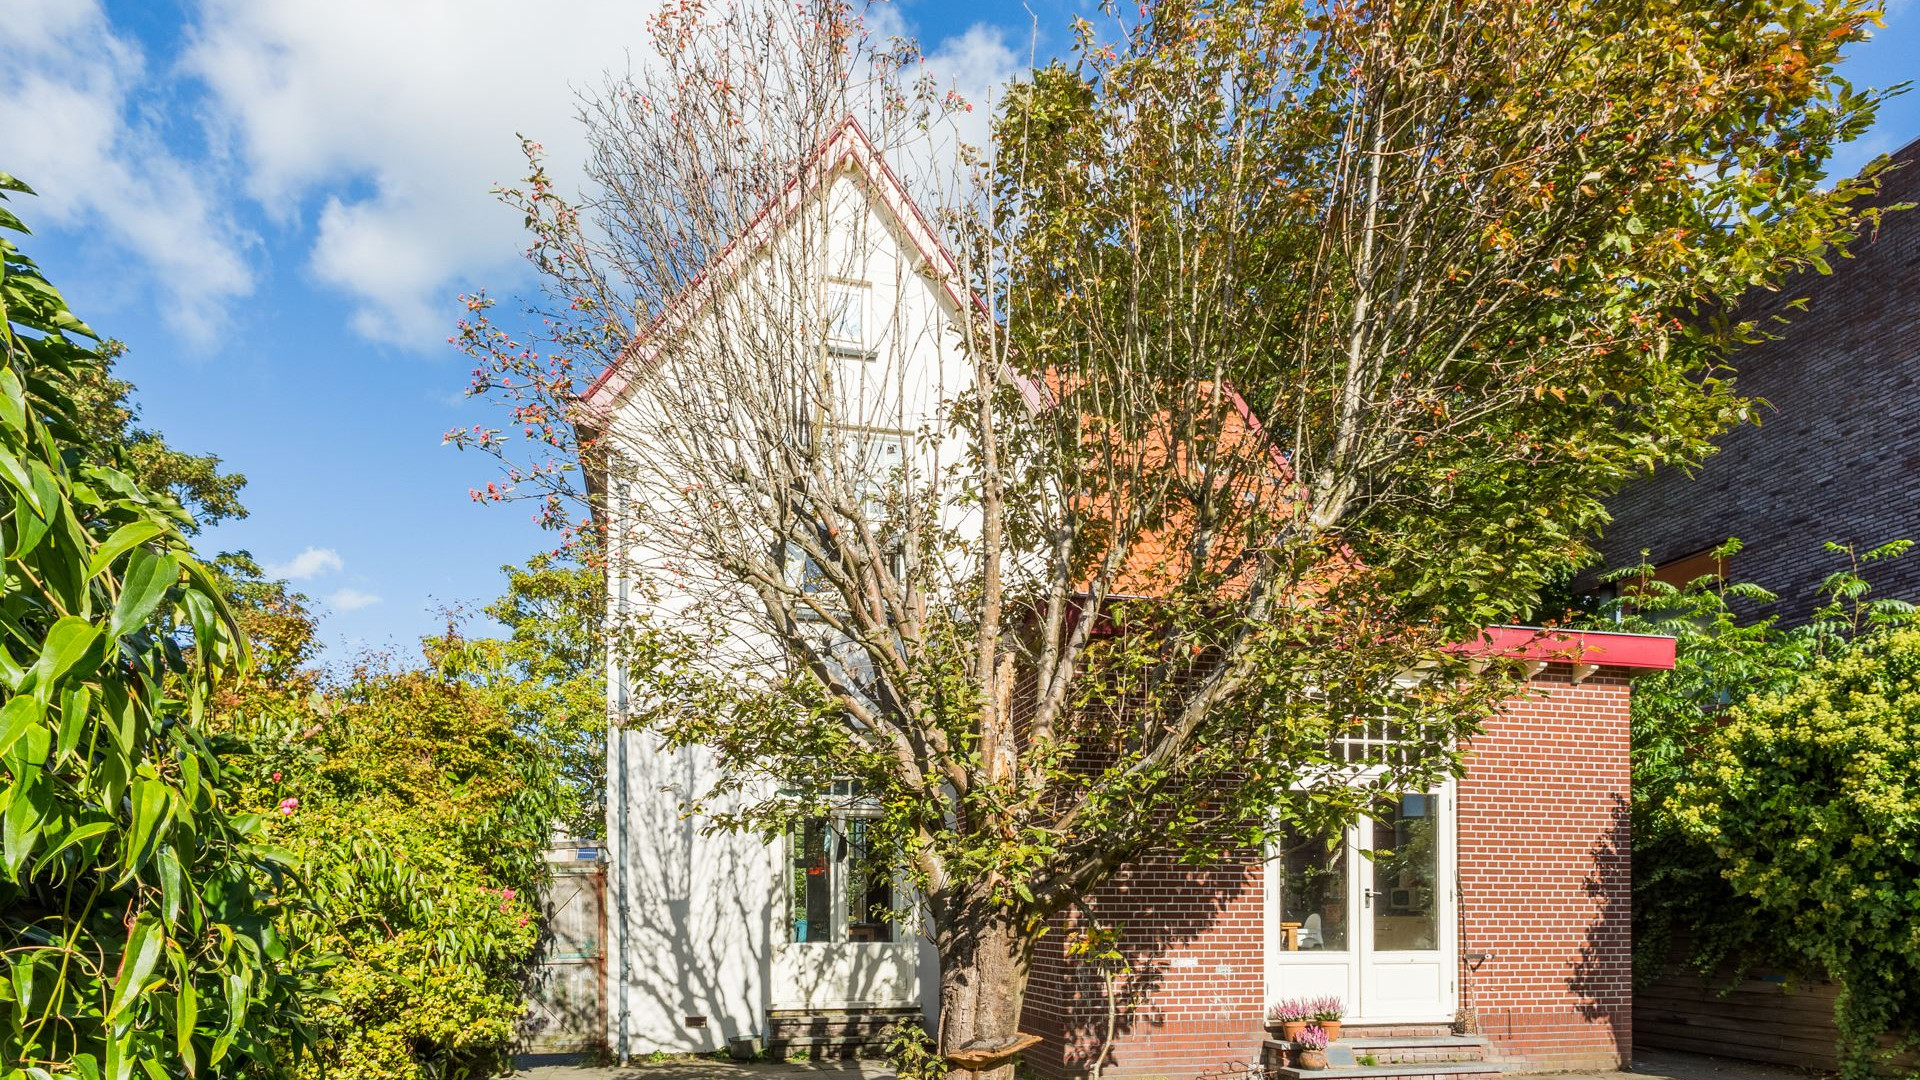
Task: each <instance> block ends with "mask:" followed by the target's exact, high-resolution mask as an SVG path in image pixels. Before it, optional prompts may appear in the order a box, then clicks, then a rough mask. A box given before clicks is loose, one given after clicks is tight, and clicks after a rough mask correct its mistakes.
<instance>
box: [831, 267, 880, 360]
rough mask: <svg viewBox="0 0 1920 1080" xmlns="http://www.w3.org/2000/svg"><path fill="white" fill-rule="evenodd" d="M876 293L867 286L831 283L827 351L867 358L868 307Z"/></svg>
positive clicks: (851, 283) (852, 283) (843, 282)
mask: <svg viewBox="0 0 1920 1080" xmlns="http://www.w3.org/2000/svg"><path fill="white" fill-rule="evenodd" d="M872 293H873V290H872V289H870V288H869V287H868V286H867V285H866V284H864V283H854V282H846V281H830V282H828V283H827V347H828V348H830V349H832V350H833V351H835V352H850V353H858V354H861V355H865V354H866V352H867V350H868V344H867V307H868V304H869V302H870V301H871V299H872Z"/></svg>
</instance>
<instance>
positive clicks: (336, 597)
mask: <svg viewBox="0 0 1920 1080" xmlns="http://www.w3.org/2000/svg"><path fill="white" fill-rule="evenodd" d="M379 602H380V598H379V597H378V596H375V595H374V594H372V593H370V592H362V591H361V590H359V589H341V590H339V591H338V592H335V593H333V594H332V595H330V596H328V597H327V605H328V606H329V607H332V608H334V609H335V610H337V611H359V610H360V609H361V608H364V607H372V606H373V605H375V604H377V603H379Z"/></svg>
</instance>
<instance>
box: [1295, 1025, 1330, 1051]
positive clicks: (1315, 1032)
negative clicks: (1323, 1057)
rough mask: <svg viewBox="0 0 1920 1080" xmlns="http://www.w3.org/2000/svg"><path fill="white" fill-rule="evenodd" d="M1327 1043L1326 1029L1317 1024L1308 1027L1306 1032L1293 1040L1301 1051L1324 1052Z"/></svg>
mask: <svg viewBox="0 0 1920 1080" xmlns="http://www.w3.org/2000/svg"><path fill="white" fill-rule="evenodd" d="M1328 1041H1329V1040H1328V1039H1327V1032H1326V1029H1325V1028H1322V1027H1321V1026H1320V1025H1318V1024H1312V1025H1309V1026H1308V1028H1307V1030H1305V1031H1303V1032H1301V1033H1300V1037H1299V1038H1298V1039H1295V1040H1294V1042H1295V1043H1297V1044H1299V1046H1300V1049H1302V1050H1325V1049H1326V1048H1327V1043H1328Z"/></svg>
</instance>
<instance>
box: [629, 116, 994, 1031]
mask: <svg viewBox="0 0 1920 1080" xmlns="http://www.w3.org/2000/svg"><path fill="white" fill-rule="evenodd" d="M823 161H824V162H825V163H826V164H825V165H823V166H822V167H823V168H825V169H827V170H828V174H827V175H828V176H829V179H828V180H827V181H826V182H825V183H824V184H822V185H821V186H820V192H821V193H820V194H817V195H814V196H812V197H810V198H809V199H807V200H803V202H802V203H801V204H800V205H796V206H795V207H792V208H790V209H791V210H792V211H793V212H795V213H816V212H824V213H825V215H826V219H825V220H827V221H829V222H830V223H831V225H830V227H829V228H828V229H827V235H828V237H829V243H828V245H827V249H826V250H828V251H829V252H830V254H828V255H827V256H826V257H825V258H824V259H823V262H825V263H826V265H823V266H821V267H820V278H819V280H818V282H817V283H808V285H809V287H814V286H817V288H818V292H819V295H821V297H822V298H823V302H825V303H828V304H832V305H837V307H836V310H837V311H847V310H851V309H852V307H853V305H858V308H857V314H854V315H852V316H850V320H851V322H852V323H857V326H856V325H846V326H845V327H844V329H845V332H846V336H848V337H850V338H851V337H856V336H857V337H858V338H860V340H857V341H849V342H847V343H846V344H847V345H848V346H849V347H848V348H846V349H844V350H840V349H834V348H829V349H828V350H826V361H825V362H827V363H830V364H833V365H835V366H836V375H835V378H836V379H838V380H839V382H840V385H842V386H845V387H853V388H857V391H856V392H855V393H853V394H850V395H849V399H848V401H847V402H846V403H845V405H844V412H845V415H843V416H841V417H839V418H829V419H828V422H830V423H836V424H838V425H840V426H841V427H842V429H843V430H849V431H858V432H861V433H863V434H864V435H866V436H868V437H869V439H868V442H867V447H868V449H867V451H865V452H867V453H869V454H870V455H871V457H869V458H868V459H867V460H866V461H865V462H854V463H852V466H853V467H856V468H859V467H870V468H883V469H884V468H892V467H893V466H890V465H888V464H887V462H888V461H889V460H891V461H894V462H900V459H901V457H902V456H903V455H904V456H905V457H906V459H907V460H906V461H904V464H905V466H906V469H907V472H908V474H909V479H908V480H907V481H906V482H916V481H919V482H924V481H925V480H926V479H927V476H928V475H929V474H930V473H932V472H937V471H938V469H939V468H940V460H935V459H945V460H952V458H951V457H950V456H949V455H950V454H951V453H952V452H954V450H955V448H954V447H952V446H942V447H940V448H939V449H938V450H937V451H936V452H934V453H926V452H916V451H914V450H912V449H910V448H909V447H911V446H912V445H914V444H912V443H911V442H910V441H909V440H907V439H905V438H904V436H905V433H908V432H911V431H913V430H914V429H916V428H919V427H920V426H921V425H922V424H923V423H924V422H925V421H927V420H928V419H929V413H930V411H931V410H932V409H933V408H934V407H935V406H936V405H938V404H939V403H940V402H942V401H945V400H947V399H949V398H950V397H951V395H952V394H953V393H954V392H955V391H956V390H957V389H958V388H960V387H962V386H964V385H965V384H966V383H967V382H969V381H970V379H971V369H970V364H969V363H968V361H967V359H966V357H965V356H964V355H963V353H962V351H961V350H960V349H959V348H958V346H957V341H958V338H957V336H956V335H955V334H954V333H953V330H952V327H953V325H954V321H955V320H956V318H958V317H959V314H960V313H959V311H958V310H957V307H956V298H955V297H954V296H953V295H952V293H951V292H950V291H949V290H948V289H946V288H945V287H943V286H942V285H941V284H940V283H939V282H938V281H937V280H936V276H935V275H930V274H928V273H926V272H925V271H926V269H927V260H928V259H929V258H930V257H937V251H938V248H937V245H934V244H933V243H932V241H931V237H930V236H928V235H927V234H926V227H925V225H924V223H923V222H922V221H921V220H920V219H919V218H918V216H917V214H915V213H914V212H913V211H912V209H911V207H910V205H908V204H906V203H905V201H904V194H903V193H902V192H901V191H900V189H899V186H898V184H897V183H896V182H895V181H894V180H893V178H892V176H891V174H889V173H887V172H886V170H885V169H884V167H882V166H880V165H879V164H878V161H877V158H876V156H875V155H874V154H873V151H872V148H871V146H870V144H867V142H866V140H865V137H864V136H863V135H861V134H860V133H859V131H858V129H857V128H851V127H848V128H842V129H841V132H840V134H838V135H836V136H835V140H834V142H832V143H830V144H829V146H828V149H827V152H826V154H824V155H823ZM822 204H824V205H822ZM815 220H816V221H817V220H820V219H815ZM785 242H786V238H785V237H784V236H783V235H782V234H781V233H780V232H779V230H778V226H777V224H776V225H775V226H774V227H773V230H772V232H771V233H770V234H769V235H768V236H766V237H764V238H763V243H764V244H765V246H766V249H767V250H769V251H772V252H775V253H776V254H775V255H774V256H773V257H769V258H767V259H765V260H756V259H754V258H752V257H751V255H749V256H748V257H745V258H742V259H739V260H737V263H738V265H735V266H733V267H732V268H731V272H733V273H735V274H758V273H772V274H778V273H780V272H781V271H780V270H778V269H774V270H766V269H765V268H764V267H765V266H768V265H776V266H777V265H779V264H787V263H790V260H788V259H783V258H781V257H779V256H778V253H779V251H780V245H782V244H783V243H785ZM710 287H711V286H710ZM763 287H764V286H763ZM713 291H714V293H715V294H716V295H715V296H714V297H712V298H710V299H709V301H708V302H707V303H705V304H704V305H703V310H702V312H701V313H699V314H697V315H695V316H692V317H689V318H685V319H682V320H680V321H679V322H678V323H677V324H676V323H674V322H673V320H671V319H669V320H667V323H668V325H667V327H666V329H664V330H660V331H659V332H673V333H682V334H687V335H690V336H692V337H693V338H694V339H696V340H697V339H698V336H699V335H701V334H704V333H709V332H714V331H713V329H712V327H711V320H713V319H725V318H737V317H741V316H740V314H739V312H740V311H741V310H742V308H745V307H751V306H752V305H740V306H737V307H736V306H733V305H730V304H729V303H728V300H727V290H726V289H725V287H724V283H722V284H721V285H720V286H719V287H713ZM834 325H839V324H834ZM722 332H724V331H722ZM672 351H673V352H674V353H675V354H676V355H681V356H685V355H687V352H686V351H685V350H682V349H675V350H672ZM815 351H816V352H817V351H818V350H817V349H816V350H815ZM803 352H804V348H797V349H796V354H797V355H798V354H801V353H803ZM642 355H643V356H644V351H643V353H642ZM629 366H630V367H632V368H633V369H634V370H631V371H626V372H617V373H615V374H616V375H618V376H619V377H618V378H617V379H615V380H612V381H611V382H610V383H609V388H608V389H605V390H600V388H598V387H597V388H596V390H597V391H599V392H602V393H604V394H605V397H604V399H603V401H602V402H601V403H599V404H600V406H601V407H602V408H603V410H604V413H605V415H606V416H607V417H608V418H609V419H608V420H607V421H606V422H607V423H608V424H609V430H610V432H611V433H612V435H613V438H611V439H610V440H609V442H610V444H611V445H614V446H617V447H620V448H622V450H621V452H625V453H628V454H631V455H632V460H630V461H628V462H627V463H626V468H627V469H628V470H630V471H631V472H632V473H633V475H634V477H635V479H634V481H633V482H632V483H630V484H621V485H618V486H617V487H616V488H615V489H614V490H611V491H610V492H609V502H608V514H609V519H610V521H612V522H613V523H614V526H615V528H614V532H615V535H616V540H615V542H614V543H613V545H612V547H611V553H612V555H613V558H612V560H611V563H612V565H611V567H610V570H609V591H610V594H611V596H612V597H613V601H612V602H613V603H614V604H616V605H620V604H627V603H632V602H635V599H634V598H635V597H636V596H637V595H638V593H637V590H636V589H635V588H633V587H632V586H631V583H632V581H633V580H634V579H635V578H637V577H640V576H646V577H648V578H650V579H651V580H653V581H655V582H662V581H665V582H671V581H673V580H676V578H675V575H676V574H684V573H686V572H687V571H686V569H685V567H683V566H681V565H679V564H677V563H676V561H675V559H674V558H673V553H672V552H671V551H663V550H649V549H648V547H647V546H646V545H645V544H643V543H639V542H634V543H628V544H626V545H624V546H622V545H621V543H620V542H619V540H618V534H619V526H618V522H619V521H620V517H621V514H622V501H623V500H628V499H641V498H656V499H658V498H671V497H673V494H674V492H675V491H676V489H677V488H678V484H679V480H678V478H676V477H674V476H670V475H662V474H660V473H659V472H658V471H657V470H652V471H650V466H649V464H648V462H647V461H646V460H645V459H646V454H645V450H644V448H645V446H646V444H647V438H648V432H649V431H650V430H655V428H654V427H653V425H657V424H659V423H661V419H660V417H659V416H658V414H657V413H656V412H655V411H654V410H655V409H656V408H658V407H659V406H658V403H657V402H656V401H655V400H654V399H652V398H650V397H649V394H648V381H649V374H648V372H647V371H646V370H645V363H644V362H642V361H641V360H636V361H634V362H632V363H631V364H630V365H629ZM603 382H608V380H603ZM715 392H716V393H722V392H724V390H723V389H720V388H716V391H715ZM895 438H898V441H897V442H892V441H890V440H893V439H895ZM681 580H684V578H682V579H681ZM696 595H697V596H698V597H699V599H698V600H696V599H695V598H694V597H695V596H696ZM713 595H714V585H713V583H711V582H706V583H702V587H701V588H699V589H694V588H691V587H690V588H689V590H688V591H687V592H686V593H676V592H672V591H671V590H670V591H669V594H668V595H663V596H660V597H659V598H658V599H657V601H654V602H655V603H656V604H657V605H658V606H659V607H662V608H675V607H679V606H684V605H688V604H692V603H711V602H712V597H713ZM749 602H750V601H749V598H747V597H746V596H745V595H744V594H742V595H741V596H740V597H739V603H740V605H741V606H740V609H739V610H740V612H741V615H740V623H741V625H742V626H743V627H744V626H748V625H750V622H749V621H748V617H747V614H746V612H747V607H746V605H747V604H748V603H749ZM752 636H753V635H751V634H750V633H743V634H742V638H743V640H744V641H746V642H747V643H746V644H743V646H742V647H741V651H740V652H739V654H738V655H733V656H729V657H715V658H713V662H714V663H716V664H718V665H720V666H722V667H723V668H727V667H728V666H729V665H731V667H730V668H729V670H732V671H737V672H741V673H750V671H751V669H752V666H753V665H756V664H765V663H769V662H771V661H770V658H769V657H768V656H766V655H756V650H755V649H754V648H753V647H752V645H751V639H752ZM761 640H764V639H761ZM608 675H609V678H608V686H609V688H610V690H609V693H610V696H611V697H612V699H613V700H611V701H610V702H609V706H610V709H611V711H612V713H613V714H614V716H615V717H616V718H617V717H618V716H620V715H622V714H623V713H624V711H625V710H626V708H627V705H628V702H627V697H626V695H627V693H628V689H627V685H626V681H625V673H624V672H622V671H621V670H619V668H618V665H617V663H615V664H614V665H613V666H612V667H610V670H609V672H608ZM611 727H612V733H611V734H610V736H609V742H608V748H607V753H608V814H607V838H608V839H607V844H606V848H607V859H608V861H609V868H608V886H607V887H608V895H607V910H608V927H607V939H608V940H607V945H606V947H607V951H608V962H607V979H608V982H607V986H608V993H607V997H608V1002H607V1006H608V1044H609V1046H610V1047H611V1048H612V1049H613V1051H614V1053H615V1054H616V1055H617V1056H618V1057H620V1058H621V1059H625V1058H628V1057H631V1056H635V1055H644V1054H648V1053H652V1052H655V1051H667V1052H704V1051H712V1050H716V1049H720V1048H723V1047H724V1046H725V1045H726V1040H727V1039H729V1038H732V1037H739V1036H750V1035H760V1034H764V1033H765V1031H766V1018H767V1015H768V1012H769V1010H772V1009H788V1008H810V1009H832V1008H847V1007H861V1006H868V1007H890V1006H891V1007H899V1006H911V1005H922V1006H924V1007H925V1008H926V1009H927V1014H928V1016H929V1017H931V1016H932V1015H933V1013H934V1005H935V1002H936V1001H937V988H938V979H937V977H936V973H937V970H938V969H937V959H936V954H935V953H934V951H933V949H932V947H931V945H930V944H929V943H927V942H926V941H925V940H924V935H922V934H918V933H915V932H913V931H912V928H909V927H900V926H896V927H894V929H893V931H892V933H893V936H894V938H895V940H893V941H890V942H889V941H872V940H857V938H859V937H860V936H861V935H862V934H863V933H868V932H871V931H868V930H866V929H865V928H863V927H861V926H858V925H855V924H854V923H853V921H852V919H851V918H850V917H849V915H848V911H849V909H850V907H852V908H857V904H850V903H849V900H848V898H847V897H846V895H845V890H846V889H847V888H848V887H849V886H848V885H847V884H846V882H845V880H843V879H842V878H841V877H840V876H839V873H838V871H834V870H823V872H822V876H827V877H829V878H830V880H831V887H830V888H826V889H822V893H823V894H830V895H828V903H826V905H825V906H824V908H823V909H822V910H825V911H828V912H830V913H831V921H830V923H829V924H822V923H821V921H820V920H819V918H818V913H817V912H814V913H813V914H814V915H815V917H814V918H813V919H811V920H797V919H796V917H795V912H794V909H793V900H792V893H793V890H794V889H795V888H796V885H795V882H796V877H795V875H796V873H797V872H800V871H796V865H797V864H798V863H799V861H800V860H801V853H796V851H795V850H794V847H795V844H796V841H795V840H794V839H792V838H788V837H782V838H779V839H776V840H774V841H773V842H768V841H767V840H765V839H764V838H761V837H758V836H752V835H738V834H727V833H721V832H716V831H713V830H710V829H708V828H707V827H706V826H707V822H705V821H703V820H702V819H701V818H700V817H698V816H690V815H688V814H687V813H686V812H685V807H686V805H687V801H688V799H689V798H690V797H692V796H695V795H699V794H703V793H705V792H706V791H707V790H708V789H709V788H710V787H711V786H712V784H713V782H714V781H715V779H716V778H717V777H716V774H715V769H716V766H715V763H714V760H713V756H712V755H711V754H710V753H709V752H708V751H706V750H704V749H702V748H687V749H669V748H666V747H665V746H664V745H663V744H662V740H661V739H660V738H659V737H658V736H656V735H654V734H652V733H650V732H646V731H622V730H621V729H620V727H619V726H618V725H617V724H615V725H612V726H611ZM718 809H722V810H724V809H725V807H724V806H722V807H718ZM841 824H842V825H844V823H841ZM843 831H844V830H843ZM806 872H811V871H806ZM802 887H812V886H811V885H809V884H807V883H804V882H803V886H802ZM834 890H839V891H834ZM809 921H810V922H811V923H812V924H813V925H811V926H808V925H807V923H808V922H809ZM796 938H807V939H812V940H796Z"/></svg>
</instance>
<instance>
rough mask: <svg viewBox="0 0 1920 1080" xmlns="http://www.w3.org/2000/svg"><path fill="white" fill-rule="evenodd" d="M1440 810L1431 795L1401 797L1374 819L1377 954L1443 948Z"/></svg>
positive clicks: (1374, 937) (1374, 928) (1374, 913)
mask: <svg viewBox="0 0 1920 1080" xmlns="http://www.w3.org/2000/svg"><path fill="white" fill-rule="evenodd" d="M1437 809H1438V800H1436V799H1435V798H1434V797H1433V796H1431V795H1401V796H1398V797H1396V798H1394V799H1392V800H1391V801H1390V802H1389V803H1388V804H1387V805H1386V806H1385V807H1383V808H1382V811H1381V812H1380V813H1377V814H1376V815H1375V816H1374V818H1373V822H1372V826H1373V838H1372V839H1373V843H1372V844H1371V845H1370V847H1372V849H1373V852H1374V855H1373V892H1372V896H1371V897H1370V900H1371V907H1372V909H1373V948H1374V951H1376V952H1426V951H1432V950H1436V949H1438V948H1440V907H1439V863H1438V858H1439V847H1438V844H1437V841H1438V839H1439V815H1438V814H1437V813H1436V811H1437ZM1363 824H1364V823H1363Z"/></svg>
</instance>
